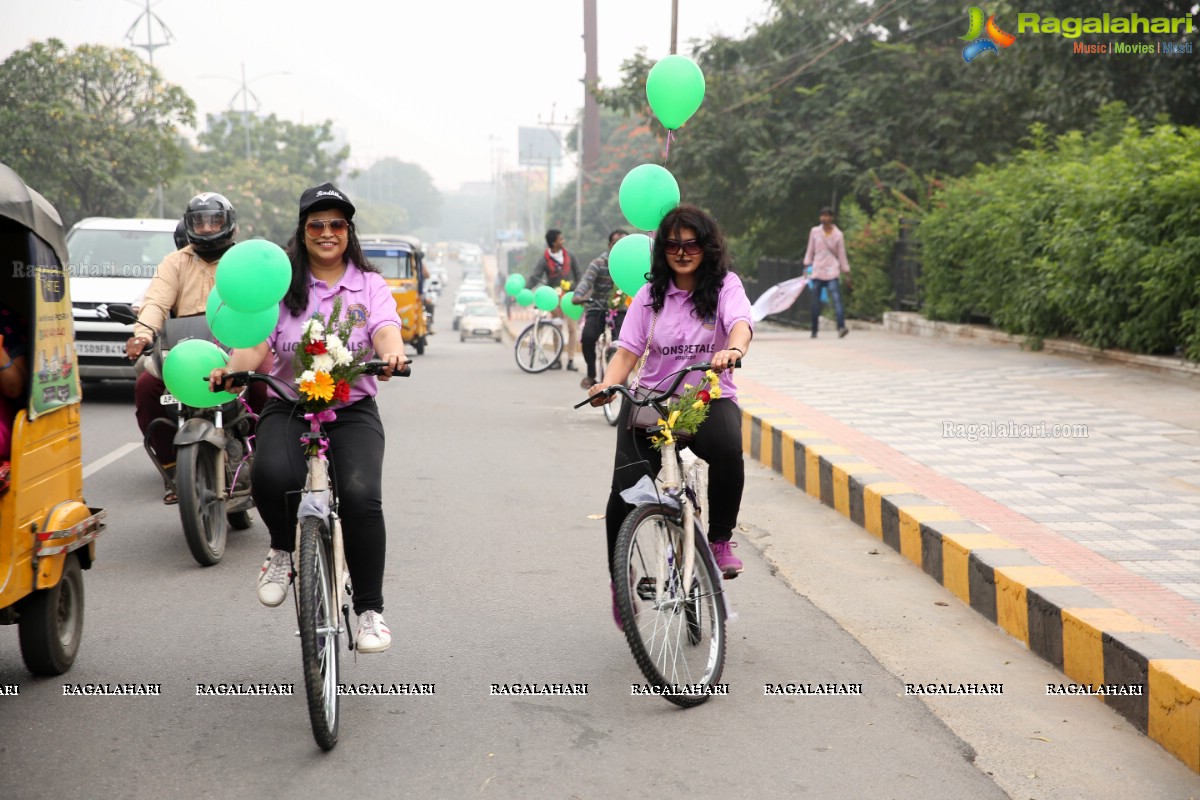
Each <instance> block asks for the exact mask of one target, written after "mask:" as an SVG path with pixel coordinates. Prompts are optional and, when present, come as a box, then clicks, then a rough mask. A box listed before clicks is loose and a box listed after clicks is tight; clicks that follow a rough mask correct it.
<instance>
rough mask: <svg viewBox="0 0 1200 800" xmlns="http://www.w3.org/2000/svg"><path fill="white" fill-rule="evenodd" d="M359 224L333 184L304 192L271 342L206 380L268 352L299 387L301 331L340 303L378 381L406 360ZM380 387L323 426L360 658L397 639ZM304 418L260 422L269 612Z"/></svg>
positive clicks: (285, 544) (264, 593)
mask: <svg viewBox="0 0 1200 800" xmlns="http://www.w3.org/2000/svg"><path fill="white" fill-rule="evenodd" d="M353 219H354V205H353V203H351V202H350V200H349V199H347V198H346V196H345V194H343V193H342V192H341V191H340V190H339V189H337V188H336V187H335V186H333V184H330V183H325V184H322V185H320V186H314V187H312V188H310V189H306V190H305V191H304V193H303V194H302V195H301V196H300V215H299V219H298V222H297V225H296V231H295V234H294V235H293V237H292V240H291V242H290V243H289V247H288V251H289V252H288V255H289V257H290V259H291V262H292V282H291V285H290V287H289V288H288V291H287V294H286V295H285V296H284V298H283V300H282V302H281V303H280V308H279V322H278V323H277V325H276V327H275V330H274V331H272V332H271V334H270V335H269V336H268V337H267V340H266V341H265V342H263V343H262V344H260V345H257V346H256V347H252V348H247V349H235V350H234V351H233V355H232V356H231V358H230V360H229V364H228V365H227V366H226V367H225V368H223V369H215V370H213V371H212V373H211V374H210V376H209V377H210V380H211V381H212V382H213V384H214V385H217V384H220V383H222V382H223V381H224V379H225V375H226V373H228V372H240V371H243V370H251V369H254V368H256V367H257V366H258V365H259V364H260V363H261V362H262V361H263V359H264V358H265V357H267V356H268V355H269V354H271V353H274V356H273V361H272V366H271V370H270V371H271V373H272V374H273V375H275V377H277V378H279V379H280V380H282V381H283V382H284V383H288V384H291V383H293V382H294V381H295V379H296V376H295V369H294V366H293V354H294V353H295V351H296V347H297V346H298V344H299V342H300V340H301V338H302V329H303V327H304V325H305V324H306V323H307V322H308V321H309V320H310V319H311V318H312V315H313V314H314V313H315V312H317V311H320V312H321V313H322V314H324V315H325V318H326V319H327V320H328V319H329V315H330V313H331V312H332V311H333V305H334V301H335V300H337V299H339V298H340V299H341V301H342V309H343V311H342V313H343V315H349V316H350V317H351V318H352V319H353V320H354V328H353V332H352V333H351V335H350V340H349V341H348V342H347V343H346V344H347V346H348V347H349V349H350V351H351V352H357V351H358V350H359V349H360V348H362V347H370V348H372V349H373V350H374V352H375V353H377V354H378V358H380V359H382V360H384V361H387V362H388V365H389V369H388V370H387V371H386V374H385V375H383V376H381V380H388V379H390V378H391V376H392V374H393V373H394V372H396V371H399V370H401V369H403V368H404V365H405V364H407V363H408V358H407V356H405V354H404V340H403V338H402V337H401V334H400V317H399V315H398V314H397V313H396V302H395V301H394V300H393V299H392V293H391V289H390V288H388V285H387V282H386V281H385V280H384V279H383V276H382V275H381V274H380V272H379V270H378V269H377V268H376V267H374V266H372V265H371V264H370V262H368V261H367V259H366V258H365V257H364V256H363V253H362V248H361V246H360V245H359V241H358V235H357V233H356V232H355V229H354V222H353ZM377 391H378V385H377V384H376V382H375V379H374V378H373V377H371V376H368V375H363V376H361V377H360V378H359V379H358V380H357V381H356V382H355V383H354V385H353V387H352V388H351V389H350V393H349V399H348V400H346V401H345V402H344V403H343V404H340V405H335V406H334V407H333V408H334V410H335V411H336V414H337V419H335V420H334V421H333V422H326V423H324V428H325V431H326V433H327V434H328V436H329V459H330V462H331V464H332V471H333V475H334V480H335V481H336V484H337V490H338V498H339V504H338V512H339V515H340V517H341V520H342V526H343V535H344V538H345V547H346V565H347V567H349V569H350V577H351V580H352V583H353V585H354V594H353V599H354V612H355V613H356V614H357V615H358V631H357V634H356V636H355V642H356V648H357V649H358V650H359V651H360V652H363V653H381V652H383V651H384V650H387V649H388V646H389V645H390V644H391V641H392V637H391V632H390V631H389V630H388V627H387V624H386V623H385V622H384V620H383V563H384V555H385V552H386V549H387V531H386V528H385V525H384V518H383V449H384V434H383V423H382V421H381V420H380V418H379V407H378V406H377V405H376V404H375V394H376V392H377ZM303 413H304V412H303V410H302V409H301V408H300V407H299V406H298V405H297V404H296V403H295V402H293V401H292V400H284V399H280V398H273V399H271V400H269V401H268V402H267V405H266V408H265V409H263V413H262V416H261V417H260V419H259V422H258V439H257V444H258V448H257V452H256V454H255V459H254V473H253V477H252V484H253V487H254V492H253V494H254V504H255V506H256V507H257V508H258V510H259V513H260V514H261V515H262V518H263V521H264V522H265V523H266V524H267V528H268V529H269V530H270V532H271V549H270V550H269V551H268V552H267V559H266V562H265V563H264V564H263V566H262V569H261V570H260V571H259V578H258V599H259V601H261V602H262V604H263V605H266V606H272V607H274V606H278V605H279V604H280V603H282V602H283V600H284V598H285V597H287V589H288V584H289V583H290V582H291V579H292V576H293V569H292V551H293V550H294V549H295V546H296V512H297V508H298V506H299V500H300V498H299V490H300V489H301V488H303V483H304V478H305V476H306V474H307V465H306V463H305V456H304V451H303V449H302V448H301V447H299V446H298V445H299V442H300V437H301V436H302V435H303V434H304V433H306V432H308V430H309V423H308V422H307V421H305V419H304V416H303Z"/></svg>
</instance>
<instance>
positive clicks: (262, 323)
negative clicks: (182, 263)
mask: <svg viewBox="0 0 1200 800" xmlns="http://www.w3.org/2000/svg"><path fill="white" fill-rule="evenodd" d="M204 316H205V317H206V318H207V319H208V327H209V329H210V330H211V331H212V332H213V336H216V337H217V340H218V341H219V342H221V344H224V345H227V346H229V347H254V346H255V345H256V344H261V343H262V342H264V341H266V339H267V337H268V336H270V335H271V331H273V330H275V326H276V325H277V324H278V323H279V305H278V304H276V305H273V306H267V307H266V308H264V309H263V310H262V311H256V312H254V313H252V314H247V313H245V312H244V311H238V310H237V309H235V308H233V307H231V306H229V305H228V304H227V303H225V302H223V301H222V300H221V294H220V290H218V289H213V290H212V291H211V292H209V293H208V302H207V303H206V305H205V308H204Z"/></svg>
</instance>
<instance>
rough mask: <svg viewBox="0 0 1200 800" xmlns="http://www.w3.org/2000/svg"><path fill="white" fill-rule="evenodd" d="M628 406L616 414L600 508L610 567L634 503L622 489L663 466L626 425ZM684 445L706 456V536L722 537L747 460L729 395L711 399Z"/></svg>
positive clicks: (727, 533)
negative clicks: (607, 487) (608, 480)
mask: <svg viewBox="0 0 1200 800" xmlns="http://www.w3.org/2000/svg"><path fill="white" fill-rule="evenodd" d="M630 408H631V406H630V405H629V403H626V404H625V406H624V408H622V409H621V417H620V419H618V420H617V457H616V463H615V465H614V468H613V482H612V492H611V493H610V494H609V496H608V507H607V508H606V509H605V512H604V525H605V527H606V528H607V530H608V567H609V572H611V571H612V557H613V551H614V550H615V549H616V544H617V534H618V533H620V532H621V523H622V522H624V521H625V517H626V515H628V514H629V512H630V511H632V510H633V506H631V505H629V504H628V503H626V502H625V501H624V500H622V499H621V492H622V491H624V490H625V489H628V488H629V487H631V486H633V485H634V484H636V483H637V482H638V481H639V480H640V479H641V477H642V476H643V475H650V476H652V477H653V476H655V475H658V471H659V470H660V469H661V468H662V453H660V452H659V451H657V450H655V449H654V448H652V447H651V446H650V440H649V439H648V438H644V437H642V436H641V435H638V436H637V439H636V442H635V437H634V434H633V432H632V431H630V430H628V429H627V427H626V422H625V421H626V418H627V417H628V416H629V413H630ZM688 448H689V449H690V450H691V451H692V452H693V453H695V454H696V455H697V456H699V457H700V458H702V459H704V460H705V461H707V462H708V517H709V519H708V540H709V541H710V542H727V541H729V540H730V538H732V537H733V529H734V527H736V526H737V517H738V510H739V509H740V508H741V505H742V489H743V487H744V486H745V484H746V465H745V462H744V461H742V411H741V409H739V408H738V407H737V404H736V403H734V402H733V401H732V400H727V399H725V398H721V399H719V400H713V401H712V406H711V408H710V410H709V412H708V418H707V419H705V420H704V423H703V424H702V425H701V426H700V429H699V430H698V431H697V432H696V439H695V441H693V442H692V443H691V444H689V445H688Z"/></svg>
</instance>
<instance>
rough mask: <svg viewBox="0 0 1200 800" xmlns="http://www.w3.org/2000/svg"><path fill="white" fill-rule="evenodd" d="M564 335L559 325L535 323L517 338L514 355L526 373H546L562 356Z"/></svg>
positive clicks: (518, 364)
mask: <svg viewBox="0 0 1200 800" xmlns="http://www.w3.org/2000/svg"><path fill="white" fill-rule="evenodd" d="M562 349H563V335H562V331H560V330H559V329H558V326H557V325H552V324H550V323H545V322H543V323H537V322H535V323H533V324H532V325H529V326H528V327H526V328H525V330H523V331H521V335H520V336H518V337H517V344H516V348H515V350H514V355H515V356H516V359H517V366H518V367H520V368H521V369H523V370H525V371H526V372H535V373H536V372H545V371H546V370H548V369H549V368H550V365H551V364H553V363H554V362H555V361H557V360H558V357H559V356H560V355H562Z"/></svg>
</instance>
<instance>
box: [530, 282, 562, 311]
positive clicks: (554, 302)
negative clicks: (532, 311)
mask: <svg viewBox="0 0 1200 800" xmlns="http://www.w3.org/2000/svg"><path fill="white" fill-rule="evenodd" d="M533 304H534V305H535V306H537V307H538V308H540V309H541V310H542V311H553V310H554V309H556V308H558V292H557V291H555V290H554V289H553V288H551V287H549V286H539V287H538V288H537V291H536V292H534V293H533Z"/></svg>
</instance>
